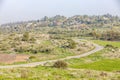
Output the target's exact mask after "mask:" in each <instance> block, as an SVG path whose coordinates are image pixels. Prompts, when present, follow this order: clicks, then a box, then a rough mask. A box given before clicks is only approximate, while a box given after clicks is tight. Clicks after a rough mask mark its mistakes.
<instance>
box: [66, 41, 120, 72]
mask: <svg viewBox="0 0 120 80" xmlns="http://www.w3.org/2000/svg"><path fill="white" fill-rule="evenodd" d="M94 42H95V43H97V44H99V45H102V46H105V45H107V44H109V45H112V46H114V47H120V43H119V42H110V41H100V40H95V41H94ZM111 50H113V49H111V48H105V49H103V50H101V51H99V52H96V53H94V54H92V55H89V56H87V57H84V58H80V59H71V60H68V61H67V62H68V63H69V66H70V67H71V68H76V69H92V70H100V71H120V58H119V57H118V58H116V57H115V58H111V57H113V56H116V53H117V56H119V55H120V54H119V51H117V50H116V51H115V52H111ZM108 53H111V54H112V56H111V57H109V56H108V57H106V56H103V54H108Z"/></svg>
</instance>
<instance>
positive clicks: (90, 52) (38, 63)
mask: <svg viewBox="0 0 120 80" xmlns="http://www.w3.org/2000/svg"><path fill="white" fill-rule="evenodd" d="M94 46H95V49H94V50H92V51H89V52H86V53H83V54H81V55H77V56H69V57H66V58H61V59H56V60H47V61H41V62H33V63H27V64H19V65H8V66H0V68H1V69H3V68H6V69H8V68H18V67H35V66H38V65H41V66H42V65H44V64H45V63H50V62H56V61H58V60H68V59H73V58H81V57H85V56H88V55H91V54H93V53H95V52H97V51H100V50H102V49H103V48H104V47H102V46H99V45H97V44H94Z"/></svg>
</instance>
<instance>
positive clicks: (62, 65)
mask: <svg viewBox="0 0 120 80" xmlns="http://www.w3.org/2000/svg"><path fill="white" fill-rule="evenodd" d="M53 67H55V68H63V69H65V68H67V63H66V62H64V61H57V62H55V63H54V65H53Z"/></svg>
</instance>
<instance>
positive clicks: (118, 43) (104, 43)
mask: <svg viewBox="0 0 120 80" xmlns="http://www.w3.org/2000/svg"><path fill="white" fill-rule="evenodd" d="M93 42H94V43H97V44H99V45H102V46H106V45H107V44H109V45H113V46H114V47H119V48H120V42H117V41H102V40H93Z"/></svg>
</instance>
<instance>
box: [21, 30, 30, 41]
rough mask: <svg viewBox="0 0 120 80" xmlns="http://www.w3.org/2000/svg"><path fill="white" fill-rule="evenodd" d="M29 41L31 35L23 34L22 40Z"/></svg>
mask: <svg viewBox="0 0 120 80" xmlns="http://www.w3.org/2000/svg"><path fill="white" fill-rule="evenodd" d="M28 40H29V33H28V32H25V33H24V34H23V38H22V41H28Z"/></svg>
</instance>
